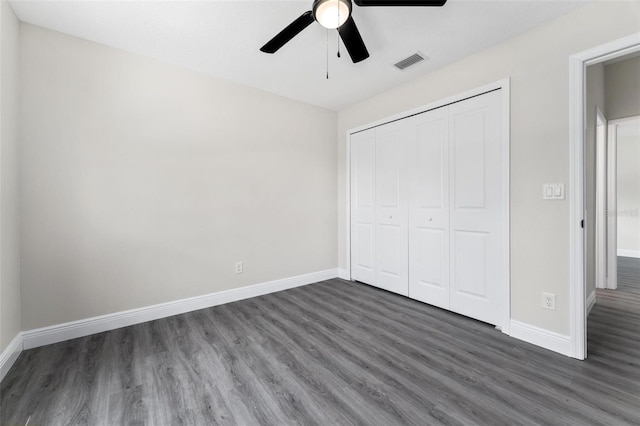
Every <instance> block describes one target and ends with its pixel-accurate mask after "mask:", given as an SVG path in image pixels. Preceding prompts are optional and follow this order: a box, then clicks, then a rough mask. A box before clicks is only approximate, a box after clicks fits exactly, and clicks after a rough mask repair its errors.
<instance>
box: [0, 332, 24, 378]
mask: <svg viewBox="0 0 640 426" xmlns="http://www.w3.org/2000/svg"><path fill="white" fill-rule="evenodd" d="M22 349H23V340H22V333H18V334H17V335H16V337H14V338H13V340H12V341H11V342H9V345H8V346H7V347H6V348H5V349H4V351H2V353H1V354H0V382H1V381H2V379H4V376H6V375H7V373H8V372H9V370H10V369H11V366H12V365H13V363H14V362H16V360H17V359H18V357H19V356H20V353H22Z"/></svg>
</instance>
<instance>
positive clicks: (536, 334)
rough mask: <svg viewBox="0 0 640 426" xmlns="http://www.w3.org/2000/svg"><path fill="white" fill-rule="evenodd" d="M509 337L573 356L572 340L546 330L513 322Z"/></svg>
mask: <svg viewBox="0 0 640 426" xmlns="http://www.w3.org/2000/svg"><path fill="white" fill-rule="evenodd" d="M509 335H510V336H511V337H515V338H516V339H519V340H523V341H525V342H528V343H531V344H533V345H536V346H540V347H542V348H545V349H549V350H550V351H553V352H558V353H560V354H562V355H566V356H571V354H572V351H571V338H570V337H569V336H565V335H564V334H560V333H555V332H553V331H549V330H545V329H544V328H540V327H536V326H533V325H529V324H525V323H523V322H520V321H515V320H511V324H510V330H509Z"/></svg>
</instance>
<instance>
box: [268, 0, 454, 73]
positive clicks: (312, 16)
mask: <svg viewBox="0 0 640 426" xmlns="http://www.w3.org/2000/svg"><path fill="white" fill-rule="evenodd" d="M353 1H354V3H355V4H357V5H358V6H362V7H366V6H443V5H444V4H445V3H446V2H447V0H353ZM351 9H352V5H351V0H313V7H312V8H311V10H310V11H308V12H305V13H303V14H302V15H301V16H300V17H299V18H298V19H296V20H295V21H293V22H292V23H291V24H289V25H288V26H287V27H286V28H285V29H284V30H282V31H280V32H279V33H278V34H277V35H276V36H275V37H274V38H272V39H271V40H269V41H268V42H267V44H265V45H264V46H262V47H261V48H260V50H261V51H262V52H265V53H275V52H277V51H278V50H279V49H280V48H281V47H282V46H284V45H285V44H287V43H288V42H289V41H290V40H291V39H292V38H294V37H295V36H297V35H298V34H299V33H300V32H301V31H302V30H304V29H305V28H307V27H308V26H309V25H311V24H312V23H313V21H318V23H319V24H320V25H322V26H323V27H325V28H327V29H335V28H337V29H338V33H339V34H340V38H341V39H342V42H343V43H344V45H345V47H346V48H347V52H349V56H351V60H352V61H353V62H354V63H357V62H360V61H363V60H365V59H367V58H368V57H369V52H368V51H367V47H366V46H365V45H364V41H362V37H361V36H360V31H358V27H357V26H356V23H355V22H354V21H353V17H352V16H351Z"/></svg>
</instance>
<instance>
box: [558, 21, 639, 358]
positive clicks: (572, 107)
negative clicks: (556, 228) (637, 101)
mask: <svg viewBox="0 0 640 426" xmlns="http://www.w3.org/2000/svg"><path fill="white" fill-rule="evenodd" d="M638 51H640V33H635V34H631V35H629V36H627V37H623V38H620V39H618V40H614V41H611V42H609V43H605V44H602V45H600V46H596V47H593V48H591V49H588V50H584V51H582V52H579V53H576V54H574V55H571V56H570V57H569V188H570V193H569V203H570V205H569V241H570V249H569V299H570V307H569V310H570V313H569V315H570V317H569V323H570V344H571V353H570V356H572V357H573V358H577V359H584V358H585V356H586V354H587V318H586V296H585V293H586V289H585V286H586V280H585V270H584V269H585V249H586V246H585V229H586V227H585V228H582V225H581V221H583V220H585V218H586V212H585V207H586V206H585V193H584V191H585V176H584V173H585V158H584V154H585V153H584V144H585V141H586V127H585V126H586V117H585V100H586V93H585V70H586V67H587V66H589V65H593V64H597V63H600V62H605V61H608V60H611V59H614V58H617V57H620V56H624V55H627V54H629V53H634V52H638Z"/></svg>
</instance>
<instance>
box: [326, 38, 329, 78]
mask: <svg viewBox="0 0 640 426" xmlns="http://www.w3.org/2000/svg"><path fill="white" fill-rule="evenodd" d="M326 47H327V80H329V29H327V46H326Z"/></svg>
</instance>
